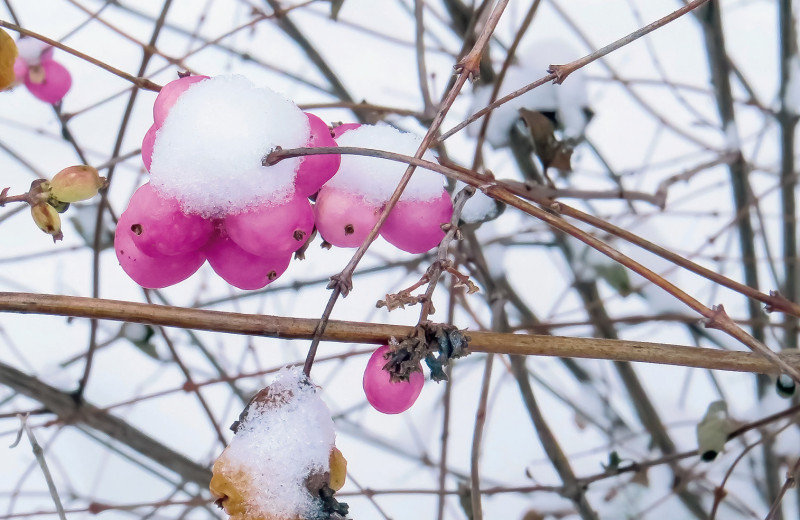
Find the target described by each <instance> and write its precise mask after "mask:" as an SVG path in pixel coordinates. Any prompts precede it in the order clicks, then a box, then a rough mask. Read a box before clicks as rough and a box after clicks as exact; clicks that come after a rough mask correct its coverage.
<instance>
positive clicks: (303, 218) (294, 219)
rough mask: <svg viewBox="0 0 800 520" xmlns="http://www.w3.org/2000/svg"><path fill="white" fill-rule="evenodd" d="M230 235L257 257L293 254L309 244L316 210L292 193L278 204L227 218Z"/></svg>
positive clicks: (227, 229)
mask: <svg viewBox="0 0 800 520" xmlns="http://www.w3.org/2000/svg"><path fill="white" fill-rule="evenodd" d="M224 222H225V230H226V232H227V233H228V236H229V237H230V238H231V240H233V241H234V242H236V244H237V245H238V246H239V247H241V248H242V249H244V250H245V251H247V252H249V253H251V254H254V255H256V256H279V255H283V254H288V253H292V252H294V251H297V250H298V249H300V247H302V246H303V244H305V243H306V240H307V239H308V236H309V235H310V234H311V231H312V230H313V229H314V212H313V210H312V209H311V204H310V203H309V202H308V199H307V198H305V197H302V196H300V195H297V194H292V195H291V196H290V197H289V198H288V199H286V200H284V201H280V202H279V203H277V204H264V205H262V206H260V207H257V208H254V209H251V210H249V211H246V212H244V213H237V214H235V215H230V216H228V217H226V218H225V221H224Z"/></svg>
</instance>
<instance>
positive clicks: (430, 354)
mask: <svg viewBox="0 0 800 520" xmlns="http://www.w3.org/2000/svg"><path fill="white" fill-rule="evenodd" d="M468 341H469V336H467V335H466V334H464V332H463V331H461V330H459V329H458V328H456V327H454V326H453V325H446V324H442V323H432V322H429V321H423V322H421V323H420V324H419V325H417V326H416V327H415V328H414V330H413V331H412V332H411V334H409V335H408V336H407V337H406V338H405V339H403V340H401V341H397V340H396V339H394V338H393V339H392V341H391V342H390V347H391V353H390V354H389V357H388V361H387V363H386V365H384V367H383V368H384V370H386V371H388V372H389V374H391V377H392V381H408V378H409V376H410V375H411V373H412V372H414V371H417V370H419V368H418V364H419V363H420V362H421V361H425V364H426V365H428V368H430V370H431V379H433V380H434V381H437V382H438V381H447V374H445V372H444V369H445V368H446V367H447V366H449V365H450V361H451V360H453V359H457V358H460V357H464V356H466V355H467V354H469V352H468V350H467V349H468V345H467V343H468Z"/></svg>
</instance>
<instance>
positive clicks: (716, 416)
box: [697, 401, 731, 462]
mask: <svg viewBox="0 0 800 520" xmlns="http://www.w3.org/2000/svg"><path fill="white" fill-rule="evenodd" d="M730 431H731V423H730V419H728V405H727V404H725V401H714V402H713V403H711V404H709V405H708V409H707V410H706V414H705V416H704V417H703V420H702V421H700V422H699V423H698V424H697V449H698V451H699V453H700V458H701V459H702V460H703V461H705V462H710V461H712V460H714V459H715V458H717V454H718V453H719V452H721V451H722V450H723V449H725V443H726V442H727V441H728V434H729V433H730Z"/></svg>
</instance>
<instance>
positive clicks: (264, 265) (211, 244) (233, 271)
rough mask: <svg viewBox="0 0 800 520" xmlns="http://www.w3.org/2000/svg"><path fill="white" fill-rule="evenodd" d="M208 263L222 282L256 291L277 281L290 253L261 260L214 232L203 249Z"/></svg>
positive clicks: (290, 257) (287, 262)
mask: <svg viewBox="0 0 800 520" xmlns="http://www.w3.org/2000/svg"><path fill="white" fill-rule="evenodd" d="M204 251H205V253H206V256H207V257H208V263H209V264H211V267H212V268H213V269H214V272H215V273H217V274H218V275H219V276H220V277H221V278H222V279H223V280H225V281H226V282H228V283H229V284H231V285H233V286H234V287H238V288H239V289H245V290H255V289H261V288H262V287H265V286H266V285H267V284H270V283H272V282H274V281H275V280H277V279H278V277H279V276H280V275H282V274H283V273H284V271H286V268H287V267H289V262H290V261H291V259H292V254H291V253H287V254H285V255H283V256H277V257H264V256H256V255H252V254H250V253H248V252H247V251H245V250H244V249H242V248H241V247H239V246H237V245H236V243H235V242H234V241H233V240H231V239H230V238H228V237H223V236H222V235H220V234H219V233H214V236H213V237H211V240H209V241H208V243H207V244H206V245H205V247H204Z"/></svg>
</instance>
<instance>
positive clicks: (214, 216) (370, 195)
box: [116, 76, 453, 290]
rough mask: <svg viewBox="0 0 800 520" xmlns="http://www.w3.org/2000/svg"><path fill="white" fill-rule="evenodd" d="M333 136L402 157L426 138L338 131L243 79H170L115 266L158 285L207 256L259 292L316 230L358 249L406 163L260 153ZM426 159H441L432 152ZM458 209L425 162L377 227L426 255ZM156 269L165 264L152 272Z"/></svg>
mask: <svg viewBox="0 0 800 520" xmlns="http://www.w3.org/2000/svg"><path fill="white" fill-rule="evenodd" d="M337 141H338V144H339V145H341V146H357V147H364V148H377V149H383V150H388V151H392V152H398V153H402V154H406V155H413V154H414V153H415V152H416V150H417V149H418V148H419V145H420V140H419V139H418V138H417V137H415V136H413V135H412V134H408V133H404V132H401V131H399V130H396V129H394V128H392V127H389V126H371V125H358V124H352V123H350V124H343V125H340V126H339V127H337V128H336V129H335V130H334V131H331V129H330V128H329V127H328V125H327V124H326V123H325V122H324V121H322V120H321V119H319V118H318V117H317V116H315V115H313V114H307V113H304V112H302V111H301V110H300V109H299V108H298V107H297V106H296V105H295V104H294V103H292V102H291V101H289V100H287V99H285V98H284V97H282V96H281V95H280V94H277V93H275V92H273V91H272V90H269V89H267V88H262V87H256V86H254V85H252V84H251V83H250V82H249V81H248V80H247V79H245V78H243V77H240V76H232V77H225V76H221V77H215V78H209V77H207V76H185V77H182V78H180V79H177V80H175V81H172V82H170V83H168V84H167V85H165V86H164V87H163V88H162V90H161V92H160V93H159V95H158V97H157V98H156V101H155V103H154V105H153V124H152V126H151V127H150V129H149V130H148V131H147V133H146V134H145V136H144V139H143V141H142V161H143V163H144V165H145V168H147V170H148V171H149V172H150V182H149V183H147V184H145V185H144V186H142V187H141V188H139V190H137V192H136V193H135V194H134V195H133V197H132V198H131V200H130V203H129V205H128V208H127V209H126V210H125V212H124V213H123V214H122V217H121V218H120V223H119V225H118V226H117V230H116V235H117V238H116V246H117V247H116V250H117V256H118V258H119V261H120V264H121V265H122V267H123V269H124V270H125V271H126V272H127V273H128V275H129V276H130V277H131V278H132V279H133V280H134V281H136V282H137V283H139V284H140V285H142V286H144V287H148V288H160V287H165V286H167V285H171V284H174V283H177V282H179V281H182V280H184V279H185V278H187V277H188V276H191V274H192V273H194V271H196V270H197V269H198V268H199V267H200V265H202V263H203V261H205V260H208V262H209V264H210V265H211V267H212V269H213V270H214V271H215V272H216V273H217V274H218V275H219V276H220V277H221V278H223V279H224V280H225V281H227V282H228V283H230V284H231V285H234V286H235V287H238V288H240V289H247V290H252V289H260V288H262V287H264V286H266V285H267V284H269V283H271V282H272V281H274V280H275V279H277V278H278V277H279V276H280V275H281V274H282V273H283V272H284V271H285V270H286V269H287V267H288V265H289V263H290V260H291V256H292V253H294V252H295V251H297V250H299V249H300V248H302V247H303V246H304V245H305V244H306V242H307V241H308V240H309V239H310V238H311V237H312V236H313V232H314V229H315V228H316V229H317V230H318V231H319V232H320V234H321V235H322V237H323V238H324V239H325V240H326V241H327V242H329V243H331V244H333V245H335V246H338V247H357V246H359V245H360V244H361V243H363V241H364V239H365V238H366V236H367V235H368V234H369V232H370V230H371V229H372V228H373V227H374V226H375V224H376V223H377V221H378V218H379V216H380V214H381V211H382V210H383V208H384V207H385V205H386V203H387V201H388V200H389V198H390V196H391V194H392V192H393V191H394V190H395V188H396V187H397V185H398V183H399V181H400V179H401V177H402V175H403V173H404V172H405V170H406V165H405V164H403V163H397V162H394V161H387V160H384V159H378V158H373V157H363V156H356V155H346V156H341V155H340V154H322V155H306V156H302V157H298V158H285V159H282V160H280V161H277V162H275V163H271V164H269V165H265V161H264V158H265V157H266V156H267V155H268V154H269V153H270V152H271V151H273V150H276V149H278V148H283V149H289V148H301V147H335V146H337ZM425 158H426V159H427V160H434V157H433V154H431V153H430V152H428V153H426V155H425ZM315 195H316V197H315V204H314V205H312V203H311V202H310V200H309V197H314V196H315ZM452 211H453V207H452V202H451V200H450V196H449V194H448V193H447V191H445V189H444V183H443V178H442V177H441V176H440V175H439V174H437V173H434V172H431V171H428V170H425V169H423V168H419V169H418V170H417V171H416V172H415V173H414V175H413V176H412V177H411V181H410V182H409V184H408V186H407V187H406V189H405V191H404V192H403V196H402V197H401V198H400V200H399V202H398V204H397V205H396V207H395V208H394V209H393V211H392V212H391V213H390V214H389V216H388V219H387V221H386V222H385V224H384V226H383V229H382V231H381V233H382V236H383V237H384V238H385V239H386V240H387V241H388V242H389V243H391V244H393V245H395V246H396V247H398V248H400V249H402V250H404V251H407V252H411V253H422V252H425V251H428V250H429V249H431V248H432V247H435V246H436V245H437V244H438V243H439V242H440V241H441V240H442V238H443V237H444V232H443V231H442V229H441V225H442V224H444V223H446V222H449V221H450V218H451V215H452ZM166 266H169V267H166ZM151 268H152V269H156V268H157V269H163V270H165V272H164V273H163V274H158V275H157V274H152V273H147V272H145V271H146V270H147V269H151Z"/></svg>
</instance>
